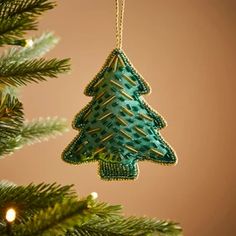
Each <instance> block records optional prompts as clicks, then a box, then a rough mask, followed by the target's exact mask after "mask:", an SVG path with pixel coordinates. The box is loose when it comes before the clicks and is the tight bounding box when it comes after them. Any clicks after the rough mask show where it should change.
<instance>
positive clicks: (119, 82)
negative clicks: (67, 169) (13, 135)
mask: <svg viewBox="0 0 236 236" xmlns="http://www.w3.org/2000/svg"><path fill="white" fill-rule="evenodd" d="M119 5H120V4H119V0H116V48H115V49H114V50H113V51H112V52H111V53H110V55H109V56H108V58H107V60H106V62H105V64H104V66H103V67H102V69H101V71H100V72H99V73H98V74H97V75H96V76H95V78H94V79H93V80H92V81H91V82H90V83H89V85H88V86H87V88H86V89H85V95H87V96H91V97H93V98H92V100H91V102H90V103H89V104H88V105H87V106H86V107H85V108H84V109H82V111H81V112H80V113H79V114H77V115H76V117H75V119H74V121H73V127H74V128H75V129H78V130H79V131H80V132H79V135H78V136H76V137H75V139H74V140H73V141H72V142H71V143H70V144H69V146H68V147H67V148H66V149H65V150H64V152H63V155H62V157H63V160H64V161H66V162H69V163H72V164H80V163H84V162H91V161H98V163H99V174H100V176H101V178H102V179H105V180H120V179H135V178H136V177H137V176H138V165H137V162H138V161H143V160H150V161H153V162H157V163H160V164H164V165H171V164H175V163H176V161H177V158H176V155H175V153H174V151H173V150H172V148H171V147H170V146H169V145H168V144H167V143H166V142H165V141H164V139H163V138H162V137H161V135H160V132H159V131H160V129H162V128H163V127H165V126H166V123H165V121H164V119H163V118H162V117H161V116H160V115H159V114H158V113H157V112H156V111H154V110H153V109H151V108H150V107H149V105H148V104H147V103H146V102H145V100H144V99H143V98H142V97H141V95H143V94H148V93H149V92H150V88H149V86H148V84H147V83H146V82H145V81H144V79H143V78H142V76H141V75H140V74H139V73H138V72H137V70H136V69H135V68H134V66H133V65H132V64H131V62H130V61H129V59H128V58H127V56H126V54H125V53H124V51H123V50H122V28H123V16H124V5H125V1H124V0H122V1H121V10H119Z"/></svg>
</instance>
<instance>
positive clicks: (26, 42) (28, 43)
mask: <svg viewBox="0 0 236 236" xmlns="http://www.w3.org/2000/svg"><path fill="white" fill-rule="evenodd" d="M33 44H34V42H33V40H32V39H26V40H25V47H32V46H33Z"/></svg>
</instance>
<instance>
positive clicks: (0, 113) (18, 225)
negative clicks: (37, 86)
mask: <svg viewBox="0 0 236 236" xmlns="http://www.w3.org/2000/svg"><path fill="white" fill-rule="evenodd" d="M54 6H55V3H54V2H51V1H50V0H3V1H0V46H3V45H16V47H13V48H10V49H7V50H6V51H5V52H4V53H3V55H2V56H1V57H0V156H1V157H6V156H7V154H11V153H13V152H14V151H16V150H17V149H19V148H21V147H22V146H24V145H25V144H31V143H34V142H37V141H41V140H43V139H46V138H48V137H50V136H52V135H55V134H58V133H62V132H63V131H64V130H65V129H66V124H65V122H64V121H63V120H61V119H58V118H46V119H36V120H34V121H31V122H26V121H25V117H24V111H23V105H22V103H21V102H20V101H19V98H18V93H19V87H20V86H22V85H27V84H28V83H30V82H39V81H42V80H45V79H46V77H56V76H57V75H58V74H59V73H61V72H66V71H68V70H69V63H68V59H63V60H58V59H51V60H46V59H43V58H41V56H43V55H44V54H45V53H46V52H48V51H49V50H50V49H51V48H53V46H54V45H55V44H56V42H57V41H58V39H57V38H56V37H55V36H54V35H53V34H51V33H46V34H43V35H42V36H40V37H37V38H33V40H32V41H31V40H25V39H24V38H23V36H24V33H25V31H27V30H34V29H36V25H37V21H36V19H37V16H38V15H40V14H41V13H42V12H44V11H45V10H49V9H51V8H53V7H54ZM96 198H97V194H96V193H91V194H90V195H89V196H87V197H85V198H78V196H77V194H76V192H75V191H74V190H73V189H72V186H60V185H58V184H44V183H42V184H39V185H35V184H30V185H28V186H16V185H15V184H13V183H10V182H8V181H0V235H1V236H9V235H14V236H32V235H35V236H36V235H38V236H52V235H53V236H54V235H55V236H62V235H65V236H85V235H86V236H114V235H120V236H132V235H137V236H138V235H140V236H141V235H160V236H177V235H181V228H180V226H179V225H178V224H176V223H173V222H171V221H159V220H156V219H148V218H138V217H128V218H127V217H124V216H123V215H122V214H121V212H120V209H121V207H120V206H111V205H109V204H107V203H102V202H98V201H97V199H96Z"/></svg>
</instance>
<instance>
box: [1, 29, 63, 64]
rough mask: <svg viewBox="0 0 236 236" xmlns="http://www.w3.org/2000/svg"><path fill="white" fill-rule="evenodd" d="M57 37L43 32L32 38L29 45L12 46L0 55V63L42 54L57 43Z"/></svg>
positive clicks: (20, 61) (22, 59)
mask: <svg viewBox="0 0 236 236" xmlns="http://www.w3.org/2000/svg"><path fill="white" fill-rule="evenodd" d="M58 41H59V39H58V38H57V37H56V36H55V35H54V34H53V33H52V32H48V33H44V34H42V35H41V36H40V37H35V38H33V39H32V45H31V46H25V47H13V48H11V49H9V50H7V51H6V52H5V53H4V55H2V56H1V57H0V61H1V64H9V63H14V62H15V61H17V62H18V63H22V62H24V61H26V60H28V59H34V58H38V57H41V56H44V55H45V54H46V53H47V52H49V51H50V50H51V49H52V48H54V47H55V45H56V44H57V43H58Z"/></svg>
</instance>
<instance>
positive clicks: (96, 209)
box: [14, 197, 116, 236]
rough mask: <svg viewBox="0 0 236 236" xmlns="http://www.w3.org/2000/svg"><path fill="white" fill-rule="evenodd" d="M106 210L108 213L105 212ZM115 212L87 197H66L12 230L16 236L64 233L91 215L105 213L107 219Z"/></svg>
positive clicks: (88, 218) (88, 219)
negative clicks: (73, 198) (75, 198)
mask: <svg viewBox="0 0 236 236" xmlns="http://www.w3.org/2000/svg"><path fill="white" fill-rule="evenodd" d="M107 206H108V205H107ZM113 209H115V212H114V213H112V210H113ZM108 212H110V214H107V213H108ZM115 213H116V207H114V208H112V207H110V206H108V209H107V207H105V205H104V204H96V203H95V202H94V200H92V199H90V198H89V197H88V198H86V199H84V200H80V201H76V200H71V199H67V200H65V201H63V203H61V204H58V203H56V204H55V206H54V207H50V208H48V209H46V210H44V211H41V212H39V214H36V215H35V216H34V217H32V218H31V219H29V221H27V222H24V224H21V225H19V226H16V227H15V229H14V231H15V232H16V233H15V235H16V236H17V235H19V236H30V235H35V236H36V235H40V236H51V235H65V234H66V232H67V231H68V230H73V229H74V227H75V226H78V225H82V224H84V223H86V222H88V221H90V220H91V219H92V218H93V217H98V215H106V214H107V219H108V218H109V217H110V215H114V214H115Z"/></svg>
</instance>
